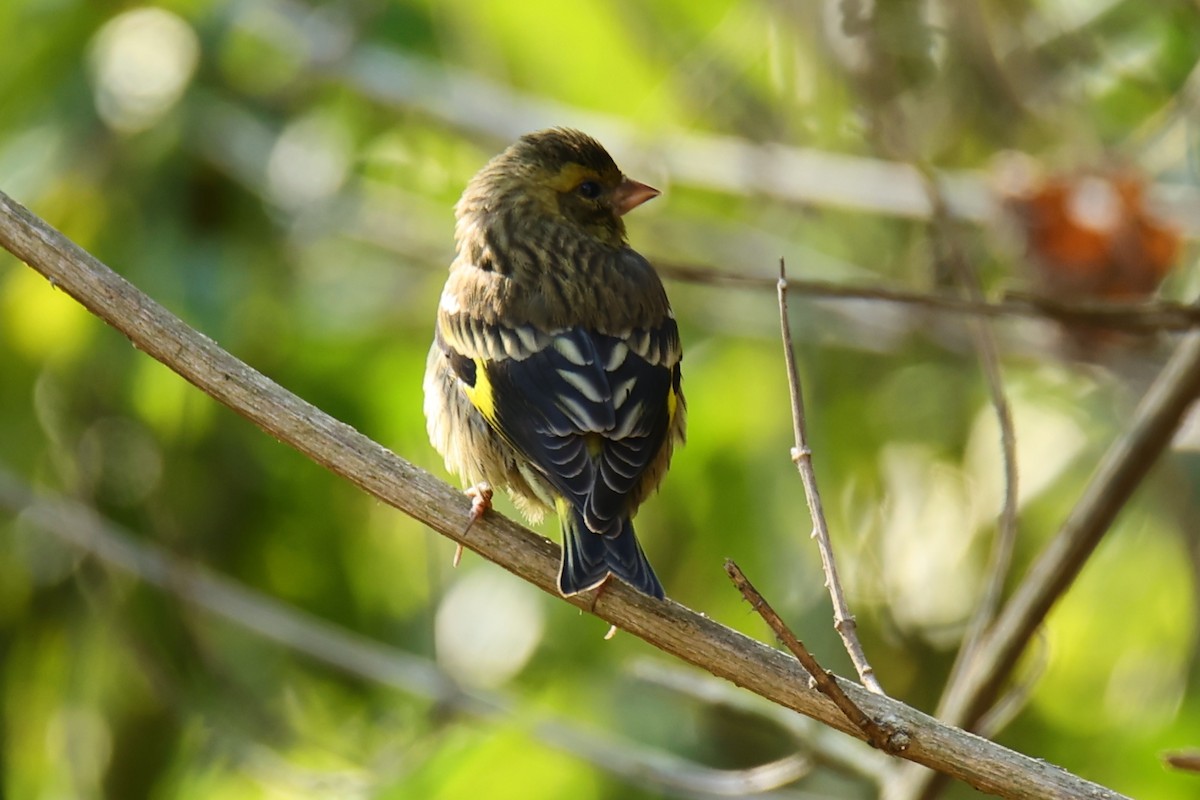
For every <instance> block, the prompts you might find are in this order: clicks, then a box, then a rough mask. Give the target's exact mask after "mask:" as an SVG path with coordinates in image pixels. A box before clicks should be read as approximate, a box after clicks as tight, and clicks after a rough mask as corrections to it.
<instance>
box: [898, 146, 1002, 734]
mask: <svg viewBox="0 0 1200 800" xmlns="http://www.w3.org/2000/svg"><path fill="white" fill-rule="evenodd" d="M920 171H921V175H922V176H923V178H924V180H925V185H926V190H927V191H928V193H929V202H930V204H931V205H932V206H933V209H934V212H933V219H932V222H931V227H930V230H931V232H932V235H933V237H934V243H935V246H936V249H938V250H940V251H941V253H940V260H941V261H943V262H948V263H949V266H950V268H951V271H952V272H953V275H954V278H955V280H956V281H957V283H958V286H959V291H960V292H961V293H962V294H963V295H964V296H965V297H966V298H967V299H969V300H970V301H971V302H975V303H981V302H983V300H984V295H983V286H982V284H981V283H980V281H979V275H978V274H977V273H976V272H975V270H974V269H972V267H971V265H970V263H969V262H968V260H967V258H966V256H965V254H964V253H963V250H962V246H961V245H960V244H959V242H958V240H957V238H956V236H955V234H954V231H953V230H952V228H951V225H952V222H951V220H950V212H949V210H948V208H947V206H946V200H945V197H944V195H943V193H942V190H941V187H940V185H939V184H938V179H937V176H936V175H935V174H934V172H933V171H932V170H931V169H929V168H927V167H924V166H922V167H920ZM969 328H970V334H971V340H972V343H973V345H974V347H975V352H976V354H977V355H978V357H979V364H980V367H981V368H982V370H983V375H984V380H985V382H986V383H987V389H988V397H989V398H990V399H991V403H992V408H993V409H994V410H995V413H996V421H997V424H998V427H999V429H1000V454H1001V462H1002V463H1003V467H1004V499H1003V503H1002V505H1001V509H1000V518H999V520H998V522H997V526H996V535H995V537H994V538H993V540H992V552H991V555H990V557H989V559H988V567H987V579H986V582H985V584H984V588H983V593H982V594H981V595H980V598H979V602H978V604H977V605H976V607H975V610H974V612H973V613H972V615H971V619H970V620H969V621H968V623H967V628H966V632H965V634H964V636H963V642H962V645H961V647H960V648H959V651H958V656H957V657H956V658H955V661H954V666H953V667H952V668H951V670H950V677H949V679H948V680H947V681H946V690H945V692H944V694H943V695H942V702H943V703H944V702H945V698H946V697H947V696H948V695H949V694H951V693H952V692H953V691H954V686H955V684H956V683H957V682H958V681H960V680H962V674H963V671H964V670H966V669H967V668H968V666H969V665H970V663H971V661H972V660H973V659H974V657H975V654H976V652H977V651H978V649H979V643H980V641H981V640H982V638H983V635H984V633H985V632H986V631H987V629H988V627H989V626H990V625H991V623H992V620H993V619H995V616H996V609H997V608H999V606H1000V597H1001V594H1002V593H1003V591H1004V584H1005V583H1006V582H1007V580H1008V573H1009V570H1010V569H1011V567H1012V556H1013V550H1014V549H1015V548H1016V545H1017V497H1018V492H1019V489H1018V486H1019V484H1018V475H1017V434H1016V430H1015V428H1014V426H1013V420H1012V408H1011V407H1010V405H1009V403H1008V396H1007V395H1006V394H1005V392H1004V377H1003V375H1002V374H1001V371H1000V353H999V348H998V347H997V345H996V337H995V336H994V335H993V334H992V331H991V329H990V328H989V327H988V326H987V324H986V323H985V322H984V321H983V320H982V319H975V320H971V324H970V325H969ZM940 710H941V709H939V711H940Z"/></svg>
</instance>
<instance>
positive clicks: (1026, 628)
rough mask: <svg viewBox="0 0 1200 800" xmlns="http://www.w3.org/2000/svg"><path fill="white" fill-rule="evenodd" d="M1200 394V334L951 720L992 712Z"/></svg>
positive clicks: (1140, 416) (1074, 516) (1000, 630)
mask: <svg viewBox="0 0 1200 800" xmlns="http://www.w3.org/2000/svg"><path fill="white" fill-rule="evenodd" d="M1198 394H1200V333H1192V334H1188V335H1187V336H1186V337H1185V338H1184V339H1183V341H1181V342H1180V343H1179V345H1178V346H1177V347H1176V349H1175V352H1174V354H1173V355H1172V356H1171V359H1170V361H1168V362H1167V365H1166V366H1165V367H1164V368H1163V371H1162V372H1161V373H1160V374H1159V376H1158V378H1157V379H1156V380H1155V382H1154V384H1153V385H1152V386H1151V387H1150V389H1149V390H1148V391H1147V392H1146V395H1145V397H1143V398H1142V401H1141V403H1139V404H1138V407H1137V409H1136V410H1135V411H1134V414H1133V421H1132V424H1131V425H1130V428H1129V430H1128V431H1127V432H1126V433H1125V434H1124V435H1123V436H1122V437H1121V438H1120V439H1118V440H1117V441H1116V442H1114V443H1113V445H1112V446H1111V447H1110V448H1109V450H1108V452H1107V453H1105V454H1104V458H1103V459H1101V461H1100V464H1099V466H1097V468H1096V471H1095V473H1093V475H1092V479H1091V482H1090V483H1089V484H1088V486H1087V488H1086V489H1085V490H1084V493H1083V495H1082V497H1081V498H1080V500H1079V503H1078V504H1076V506H1075V508H1074V509H1072V511H1071V514H1070V516H1069V517H1068V518H1067V520H1066V522H1064V523H1063V527H1062V529H1061V530H1060V531H1059V533H1058V535H1057V536H1056V537H1055V538H1054V540H1053V541H1052V542H1051V543H1050V544H1049V545H1048V546H1047V547H1046V549H1045V550H1044V551H1043V552H1042V554H1041V555H1040V556H1039V557H1038V559H1037V561H1036V562H1034V564H1033V566H1032V567H1031V568H1030V570H1029V572H1028V574H1027V575H1026V576H1025V578H1024V579H1023V580H1022V581H1021V584H1020V585H1019V586H1018V587H1017V589H1016V590H1015V591H1014V592H1013V595H1012V597H1011V598H1010V599H1009V601H1008V603H1007V604H1006V605H1005V606H1004V608H1003V609H1002V610H1001V612H1000V614H999V616H998V617H997V619H996V621H995V623H994V624H993V626H992V629H991V630H990V631H989V632H988V634H987V635H986V636H985V637H984V639H983V641H982V642H981V643H980V647H979V650H978V655H977V657H976V658H975V660H974V662H973V663H972V665H971V666H970V667H969V669H967V670H966V672H965V673H964V675H963V679H962V681H961V682H960V684H959V685H958V686H956V687H955V691H953V692H951V693H950V695H949V696H948V697H947V698H946V701H945V703H944V707H943V719H945V720H948V721H951V722H952V723H953V724H957V725H963V726H966V727H970V726H972V725H974V724H975V722H977V721H978V720H979V718H980V717H981V716H982V714H983V713H984V712H985V711H986V710H987V708H988V706H989V705H990V704H991V702H992V700H993V699H994V698H995V697H996V694H997V692H998V691H999V689H1000V687H1001V686H1002V685H1003V683H1004V681H1005V680H1006V679H1007V677H1008V675H1009V674H1010V673H1011V672H1012V669H1013V667H1014V666H1015V664H1016V662H1017V659H1018V657H1019V656H1020V654H1021V653H1022V652H1024V650H1025V648H1026V646H1027V645H1028V643H1029V639H1030V638H1031V637H1032V636H1033V634H1034V632H1035V631H1036V630H1037V628H1038V626H1040V625H1041V624H1042V620H1043V619H1045V616H1046V614H1047V613H1048V612H1049V610H1050V608H1051V607H1052V606H1053V605H1054V603H1055V602H1056V601H1057V600H1058V598H1059V597H1061V596H1062V594H1063V593H1064V592H1065V591H1066V590H1067V588H1068V587H1069V586H1070V585H1071V582H1072V581H1074V579H1075V576H1076V575H1078V574H1079V570H1080V569H1081V568H1082V567H1083V564H1084V562H1085V561H1087V559H1088V556H1090V555H1091V553H1092V551H1093V550H1094V549H1095V548H1096V545H1097V544H1099V543H1100V540H1101V539H1102V538H1103V537H1104V534H1105V533H1106V532H1107V531H1108V530H1109V527H1110V526H1111V525H1112V522H1113V520H1114V519H1115V518H1116V516H1117V513H1118V512H1119V511H1120V510H1121V509H1122V508H1123V507H1124V506H1125V504H1126V503H1127V502H1128V501H1129V498H1130V496H1131V495H1132V494H1133V492H1134V490H1135V489H1137V487H1138V486H1139V485H1140V484H1141V482H1142V479H1143V478H1144V477H1145V476H1146V473H1148V472H1149V471H1150V468H1151V467H1153V466H1154V463H1155V462H1156V461H1157V460H1158V457H1159V455H1160V454H1161V453H1162V452H1163V450H1165V449H1166V448H1167V446H1168V445H1169V444H1170V443H1171V438H1172V436H1173V435H1174V433H1175V431H1176V429H1177V428H1178V427H1179V424H1180V422H1181V421H1182V420H1183V416H1184V414H1185V413H1186V412H1187V410H1188V408H1189V407H1191V405H1192V403H1193V402H1194V401H1195V400H1196V397H1197V395H1198Z"/></svg>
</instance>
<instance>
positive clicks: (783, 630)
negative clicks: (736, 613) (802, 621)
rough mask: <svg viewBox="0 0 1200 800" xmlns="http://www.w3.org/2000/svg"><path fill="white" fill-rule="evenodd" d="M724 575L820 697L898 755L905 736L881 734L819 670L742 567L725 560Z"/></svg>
mask: <svg viewBox="0 0 1200 800" xmlns="http://www.w3.org/2000/svg"><path fill="white" fill-rule="evenodd" d="M725 572H726V573H728V575H729V579H730V580H731V581H733V585H734V586H736V587H737V588H738V591H740V592H741V593H742V597H744V598H746V602H748V603H749V604H750V607H751V608H753V609H754V610H755V611H757V612H758V615H759V616H760V617H762V618H763V621H764V622H766V623H767V626H768V627H769V628H770V629H771V630H772V631H774V633H775V636H777V637H778V638H779V641H780V642H782V643H783V646H784V647H786V648H787V649H788V650H791V651H792V654H793V655H794V656H796V658H797V659H799V661H800V663H801V664H802V665H803V666H804V669H805V671H806V672H808V674H809V676H810V677H811V678H812V681H813V683H814V684H816V687H817V689H818V690H819V691H820V692H821V694H823V695H825V696H826V697H828V698H829V699H830V700H832V701H833V704H834V705H836V706H837V707H838V708H840V709H841V710H842V713H843V714H845V715H846V719H848V720H850V721H851V722H853V723H854V724H855V725H857V726H858V727H859V729H861V730H862V732H863V733H864V734H866V736H867V741H868V742H870V743H871V746H872V747H876V748H878V749H880V750H883V751H885V752H888V753H898V752H900V751H902V750H903V749H904V748H905V747H906V746H907V743H908V735H907V734H905V733H903V732H899V731H886V730H884V729H883V726H881V725H880V724H879V723H878V722H876V721H875V720H873V719H871V717H869V716H867V714H865V713H863V710H862V709H861V708H859V707H858V705H857V704H855V702H854V701H853V700H851V699H850V698H849V697H848V696H847V695H846V693H845V692H843V691H842V687H841V686H839V685H838V682H837V678H835V677H834V675H833V673H832V672H829V671H827V670H826V669H825V668H824V667H822V666H821V665H820V664H819V663H818V662H817V659H816V658H815V657H814V656H813V654H812V653H810V652H808V648H807V647H805V646H804V643H803V642H801V641H800V640H799V639H798V638H796V634H794V633H792V631H791V629H790V628H789V627H788V626H787V623H786V622H784V621H783V618H782V617H780V616H779V614H777V613H776V612H775V609H773V608H771V604H770V603H768V602H767V599H766V598H765V597H763V596H762V594H761V593H760V592H759V591H758V590H757V589H755V588H754V584H752V583H751V582H750V579H749V578H747V577H746V574H745V573H744V572H742V570H741V567H739V566H738V565H737V564H735V563H734V562H733V561H732V560H731V559H725Z"/></svg>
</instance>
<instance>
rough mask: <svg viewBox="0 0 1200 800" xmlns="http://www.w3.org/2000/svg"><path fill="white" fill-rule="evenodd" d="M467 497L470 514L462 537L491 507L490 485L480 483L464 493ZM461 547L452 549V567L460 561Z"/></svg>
mask: <svg viewBox="0 0 1200 800" xmlns="http://www.w3.org/2000/svg"><path fill="white" fill-rule="evenodd" d="M464 494H466V496H467V497H469V498H471V513H470V516H469V517H468V518H467V525H466V527H464V528H463V536H466V535H467V532H468V531H470V530H471V526H472V525H474V524H475V523H476V522H478V521H479V518H480V517H482V516H483V515H484V514H486V513H487V512H488V510H489V509H490V508H491V507H492V494H493V492H492V485H491V484H490V483H488V482H487V481H480V482H479V483H477V484H475V485H474V486H472V487H471V488H469V489H467V490H466V492H464ZM462 554H463V546H462V545H461V544H460V545H458V546H457V547H455V548H454V566H456V567H457V566H458V564H459V562H460V561H462Z"/></svg>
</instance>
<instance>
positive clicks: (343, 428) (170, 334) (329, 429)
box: [0, 192, 1122, 800]
mask: <svg viewBox="0 0 1200 800" xmlns="http://www.w3.org/2000/svg"><path fill="white" fill-rule="evenodd" d="M0 245H2V246H3V247H5V248H6V249H8V250H9V251H10V252H12V253H13V254H14V255H16V256H17V257H18V258H20V259H21V260H23V261H25V262H26V263H28V264H29V265H30V266H31V267H33V268H34V269H36V270H37V271H38V272H40V273H41V274H43V275H44V276H45V277H46V278H47V279H49V280H50V281H51V282H52V283H53V284H54V285H55V286H57V287H58V288H60V289H62V290H63V291H65V292H66V293H67V294H69V295H70V296H71V297H74V298H75V299H76V300H78V301H79V302H80V303H82V304H83V305H84V306H85V307H86V308H88V309H89V310H90V311H92V313H94V314H96V315H97V316H99V317H100V318H102V319H104V320H105V321H106V322H108V323H109V324H110V325H112V326H113V327H115V328H117V329H118V330H120V331H121V332H122V333H124V334H125V335H126V336H128V337H129V339H130V340H131V341H132V342H133V343H134V345H135V346H137V347H138V348H140V349H141V350H143V351H145V352H146V353H148V354H149V355H151V356H153V357H154V358H156V359H158V360H159V361H161V362H162V363H164V364H165V365H167V366H168V367H169V368H171V369H172V370H174V371H175V372H177V373H178V374H179V375H181V376H182V377H183V378H185V379H186V380H188V381H189V382H191V383H192V384H194V385H195V386H197V387H198V388H200V389H201V390H202V391H204V392H205V393H206V394H208V395H210V396H212V397H213V398H215V399H217V400H219V401H220V402H221V403H223V404H225V405H227V406H229V407H230V408H231V409H233V410H234V411H236V412H237V413H239V414H241V415H242V416H244V417H246V418H247V419H249V420H250V421H252V422H254V423H255V424H256V425H258V426H259V427H261V428H262V429H263V430H264V431H266V432H267V433H269V434H271V435H272V436H274V437H276V438H278V439H279V440H281V441H283V442H285V443H287V444H288V445H290V446H292V447H294V448H295V449H297V450H298V451H300V452H301V453H303V454H304V455H306V456H308V457H309V458H311V459H313V460H314V461H316V462H317V463H319V464H322V465H324V466H326V467H327V468H329V469H330V470H331V471H333V472H335V473H337V474H338V475H341V476H342V477H344V478H346V479H347V480H349V481H351V482H352V483H354V484H355V485H356V486H359V487H360V488H362V489H363V490H364V491H366V492H368V493H370V494H371V495H373V496H374V497H377V498H378V499H380V500H382V501H384V502H386V503H388V504H390V505H392V506H394V507H396V508H397V509H399V510H401V511H403V512H404V513H406V514H409V515H411V516H413V517H414V518H416V519H419V520H421V521H422V522H424V523H425V524H427V525H429V526H430V527H431V528H433V529H434V530H436V531H438V532H439V533H441V534H443V535H444V536H447V537H448V538H450V539H452V540H454V541H456V542H462V543H463V544H464V545H465V546H467V547H469V548H471V549H472V550H474V551H475V552H477V553H479V554H480V555H482V556H483V557H485V558H487V559H488V560H490V561H493V562H495V563H496V564H499V565H500V566H502V567H504V568H505V569H507V570H508V571H510V572H512V573H513V574H515V575H517V576H518V577H520V578H522V579H523V580H526V581H528V582H530V583H532V584H534V585H535V586H537V587H539V588H540V589H542V590H543V591H545V592H547V593H549V594H551V595H553V596H555V597H557V596H558V593H557V591H556V580H555V576H556V574H557V568H558V548H557V547H556V546H555V545H553V544H552V543H551V542H549V541H548V540H546V539H544V538H543V537H540V536H538V535H536V534H534V533H533V532H532V531H529V530H527V529H526V528H524V527H522V526H520V525H518V524H516V523H514V522H512V521H510V520H508V519H505V518H503V517H501V516H499V515H496V514H491V515H488V517H486V518H485V519H482V520H480V521H479V523H478V524H476V525H475V526H474V527H473V528H472V529H471V533H470V536H469V537H467V538H465V539H464V537H463V534H462V526H463V522H464V520H465V518H466V514H467V508H466V503H467V501H466V499H465V498H464V497H463V495H462V494H461V493H460V492H459V491H457V490H456V489H454V488H453V487H451V486H449V485H447V484H445V483H442V482H441V481H438V480H437V479H435V478H434V477H433V476H431V475H429V474H428V473H426V472H424V471H423V470H421V469H418V468H417V467H415V466H414V465H412V464H410V463H409V462H407V461H405V460H404V459H402V458H400V457H398V456H396V455H395V454H393V453H391V452H390V451H388V450H387V449H386V448H384V447H382V446H380V445H379V444H377V443H375V442H373V441H371V440H370V439H369V438H367V437H366V436H363V435H362V434H361V433H359V432H358V431H356V430H354V429H353V428H352V427H350V426H349V425H346V424H345V423H342V422H339V421H338V420H336V419H334V418H332V417H330V416H329V415H328V414H325V413H324V412H322V411H321V410H320V409H318V408H316V407H315V406H313V405H312V404H310V403H307V402H305V401H304V400H302V399H301V398H299V397H297V396H296V395H294V394H292V393H291V392H289V391H287V390H286V389H284V388H283V387H281V386H279V385H278V384H276V383H274V382H273V381H271V380H270V379H269V378H267V377H266V376H264V375H262V374H261V373H259V372H257V371H256V370H254V369H252V368H251V367H249V366H248V365H246V364H244V363H243V362H241V361H239V360H238V359H236V358H234V357H233V356H232V355H230V354H229V353H227V352H225V351H224V350H222V349H221V348H220V347H219V346H217V344H216V343H215V342H213V341H212V340H211V339H209V338H208V337H206V336H204V335H202V334H200V333H198V332H196V331H195V330H193V329H192V328H190V327H188V326H187V325H186V324H185V323H184V322H183V321H182V320H180V319H179V318H178V317H176V316H174V315H173V314H171V313H170V312H169V311H167V310H166V309H165V308H163V307H162V306H161V305H159V304H158V303H156V302H155V301H154V300H152V299H151V298H149V297H147V296H146V295H145V294H143V293H142V292H140V291H139V290H138V289H137V288H136V287H134V286H133V285H132V284H130V283H129V282H128V281H126V280H125V279H123V278H122V277H121V276H119V275H117V274H116V273H115V272H113V271H112V270H111V269H109V268H108V267H106V266H105V265H104V264H102V263H100V262H99V261H98V260H97V259H96V258H95V257H93V256H91V255H90V254H88V253H87V252H85V251H84V250H82V249H81V248H80V247H79V246H77V245H75V244H74V243H73V242H71V241H69V240H68V239H66V237H64V236H63V235H62V234H61V233H59V232H58V231H56V230H54V229H53V228H51V227H50V226H49V225H47V224H46V223H45V222H44V221H42V220H41V219H39V218H37V217H35V216H34V215H33V214H31V213H30V212H29V211H28V210H27V209H25V208H24V207H23V206H21V205H20V204H18V203H16V202H14V201H13V200H12V199H11V198H9V197H8V196H7V195H6V194H4V193H2V192H0ZM567 602H571V603H572V604H573V605H576V606H578V607H580V608H583V609H584V610H587V611H589V612H591V613H594V614H595V615H596V616H598V617H600V618H601V619H603V620H605V621H607V622H609V623H611V624H613V625H616V626H618V627H620V628H623V629H624V630H626V631H629V632H630V633H632V634H634V635H635V636H638V637H639V638H641V639H644V640H645V641H647V642H648V643H650V644H651V645H653V646H654V647H656V648H658V649H660V650H662V651H663V652H666V653H670V654H672V655H674V656H676V657H678V658H681V659H683V660H685V661H687V662H689V663H692V664H695V665H697V666H699V667H701V668H702V669H705V670H707V671H708V672H711V673H712V674H713V675H717V676H719V677H722V678H725V679H727V680H730V681H732V682H734V683H736V684H737V685H739V686H742V687H744V688H747V689H749V690H750V691H752V692H754V693H756V694H759V695H761V696H762V697H765V698H767V699H769V700H771V701H773V702H775V703H778V704H780V705H782V706H785V707H787V708H791V709H793V710H795V711H798V712H800V713H802V714H805V715H807V716H810V717H813V718H815V719H818V720H820V721H821V722H823V723H825V724H826V725H829V726H830V727H833V728H836V729H838V730H841V731H843V732H846V733H849V734H850V735H852V736H856V737H858V738H861V737H862V736H863V733H862V731H861V730H860V729H859V728H858V727H857V726H854V725H853V724H851V723H850V722H849V721H848V720H847V719H846V718H845V716H844V715H843V714H842V713H841V711H840V710H839V709H838V708H837V706H835V705H834V704H833V703H832V702H830V701H829V700H828V699H827V698H826V697H824V696H823V695H821V694H820V693H819V692H817V691H816V690H815V689H811V688H809V686H808V680H807V675H805V674H804V671H803V669H802V668H801V667H800V665H799V664H798V663H797V662H796V661H795V660H794V659H793V658H791V656H790V655H788V654H786V653H783V652H781V651H778V650H775V649H774V648H771V647H768V646H767V645H765V644H763V643H761V642H758V641H755V640H754V639H751V638H749V637H747V636H745V635H743V634H740V633H738V632H737V631H734V630H732V629H730V628H727V627H725V626H723V625H721V624H719V623H717V622H715V621H713V620H711V619H709V618H707V617H705V616H704V615H702V614H698V613H696V612H694V611H692V610H690V609H688V608H685V607H684V606H681V605H679V604H678V603H675V602H672V601H670V600H667V601H656V600H653V599H652V598H649V597H646V596H644V595H641V594H639V593H638V592H636V591H635V590H633V589H631V588H629V587H627V586H624V585H622V584H619V583H618V584H616V585H614V586H612V587H611V588H609V589H608V590H607V591H606V592H605V593H604V594H603V596H601V597H600V598H598V599H596V598H589V597H575V598H570V599H569V600H568V601H567ZM838 682H839V684H841V686H842V689H843V690H844V691H845V693H846V694H847V695H849V696H850V697H851V699H853V700H854V702H855V703H856V704H857V705H858V706H859V707H860V708H862V709H863V711H865V712H866V713H867V714H869V715H870V716H872V717H873V718H875V719H876V720H880V721H886V722H887V724H888V725H890V726H892V727H893V728H894V729H896V730H903V731H905V732H906V733H907V734H908V737H909V746H908V748H907V749H906V750H905V751H904V752H903V753H902V754H901V755H902V757H904V758H906V759H909V760H911V761H914V762H917V763H920V764H924V765H926V766H929V767H932V768H933V769H936V770H938V771H940V772H943V773H945V774H947V775H950V776H952V777H955V778H959V779H961V780H964V781H966V782H967V783H969V784H970V785H972V786H974V787H975V788H977V789H980V790H981V791H985V792H989V793H992V794H995V795H998V796H1000V797H1006V798H1014V799H1021V800H1024V799H1026V798H1028V799H1030V800H1032V798H1039V799H1043V800H1044V799H1045V798H1063V799H1066V798H1090V799H1091V800H1116V799H1117V798H1121V797H1122V795H1120V794H1118V793H1116V792H1114V791H1112V790H1109V789H1106V788H1104V787H1101V786H1098V785H1096V784H1094V783H1090V782H1088V781H1085V780H1082V779H1081V778H1078V777H1076V776H1074V775H1072V774H1070V773H1068V772H1066V771H1065V770H1062V769H1060V768H1058V767H1055V766H1052V765H1050V764H1047V763H1045V762H1043V761H1039V760H1037V759H1033V758H1030V757H1028V756H1024V755H1021V754H1019V753H1016V752H1014V751H1012V750H1009V749H1007V748H1004V747H1001V746H1000V745H997V744H995V743H993V742H989V741H987V740H986V739H983V738H980V737H978V736H974V735H972V734H970V733H967V732H965V731H962V730H958V729H955V728H952V727H950V726H947V725H945V724H943V723H941V722H939V721H937V720H936V719H934V718H932V717H930V716H928V715H927V714H924V713H922V712H920V711H917V710H915V709H912V708H910V707H908V706H906V705H904V704H903V703H900V702H897V701H895V700H891V699H889V698H886V697H882V696H879V695H875V694H873V693H871V692H868V691H865V690H864V689H862V688H861V687H859V686H857V685H856V684H854V683H853V682H851V681H846V680H839V681H838Z"/></svg>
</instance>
